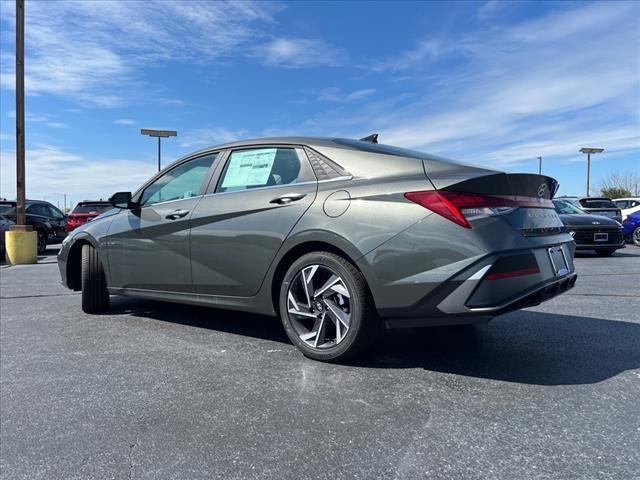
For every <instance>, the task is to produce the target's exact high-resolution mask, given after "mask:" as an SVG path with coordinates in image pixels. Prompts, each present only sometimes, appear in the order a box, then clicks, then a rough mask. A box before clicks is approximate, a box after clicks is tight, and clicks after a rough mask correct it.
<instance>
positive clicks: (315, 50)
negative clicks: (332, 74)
mask: <svg viewBox="0 0 640 480" xmlns="http://www.w3.org/2000/svg"><path fill="white" fill-rule="evenodd" d="M250 56H251V57H254V58H257V59H258V60H259V61H261V62H262V63H264V64H265V65H268V66H270V67H282V68H305V67H321V66H326V67H335V66H338V65H341V64H342V63H343V62H344V60H345V57H346V55H345V53H344V52H343V51H342V50H340V49H338V48H336V47H333V46H331V45H328V44H326V43H325V42H323V41H322V40H316V39H308V38H276V39H274V40H272V41H270V42H268V43H266V44H264V45H262V46H260V47H257V48H255V49H254V50H253V52H252V53H251V54H250Z"/></svg>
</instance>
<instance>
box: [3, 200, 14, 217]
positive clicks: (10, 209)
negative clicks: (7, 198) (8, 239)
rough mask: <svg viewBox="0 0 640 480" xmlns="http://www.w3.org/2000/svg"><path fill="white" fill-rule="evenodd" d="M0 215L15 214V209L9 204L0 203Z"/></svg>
mask: <svg viewBox="0 0 640 480" xmlns="http://www.w3.org/2000/svg"><path fill="white" fill-rule="evenodd" d="M0 213H2V214H5V215H6V214H12V213H16V207H15V205H12V204H10V203H0Z"/></svg>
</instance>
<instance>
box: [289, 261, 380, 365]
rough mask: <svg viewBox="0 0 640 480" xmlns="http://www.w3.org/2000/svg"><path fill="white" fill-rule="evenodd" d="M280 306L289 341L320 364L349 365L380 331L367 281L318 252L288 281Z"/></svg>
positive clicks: (295, 267) (353, 269) (292, 272)
mask: <svg viewBox="0 0 640 480" xmlns="http://www.w3.org/2000/svg"><path fill="white" fill-rule="evenodd" d="M279 305H280V316H281V318H282V323H283V325H284V328H285V331H286V332H287V335H288V336H289V339H291V341H292V342H293V344H294V345H296V347H298V348H299V349H300V350H301V351H302V353H304V354H305V355H306V356H308V357H310V358H313V359H316V360H323V361H338V360H344V359H346V358H348V357H351V356H353V355H355V354H357V353H359V352H362V351H363V350H364V349H366V348H367V347H368V346H370V345H371V343H372V341H373V339H374V338H375V334H376V333H377V330H378V324H379V321H378V317H377V315H376V310H375V307H374V304H373V299H372V298H371V293H370V292H369V287H368V285H367V282H366V280H365V278H364V276H363V275H362V273H361V272H360V271H359V270H358V269H357V268H356V267H355V266H354V265H353V264H352V263H351V262H349V261H347V260H346V259H344V258H343V257H341V256H339V255H336V254H334V253H330V252H313V253H308V254H306V255H303V256H302V257H300V258H299V259H298V260H296V261H295V262H294V263H293V264H292V265H291V267H289V270H288V271H287V273H286V274H285V276H284V279H283V281H282V285H281V287H280V302H279Z"/></svg>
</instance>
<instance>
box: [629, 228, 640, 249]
mask: <svg viewBox="0 0 640 480" xmlns="http://www.w3.org/2000/svg"><path fill="white" fill-rule="evenodd" d="M631 241H633V244H634V245H636V246H637V247H640V227H636V228H635V229H634V230H633V233H632V234H631Z"/></svg>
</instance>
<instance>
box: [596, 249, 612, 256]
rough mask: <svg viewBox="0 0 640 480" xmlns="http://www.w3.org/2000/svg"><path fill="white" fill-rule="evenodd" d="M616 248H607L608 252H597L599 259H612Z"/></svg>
mask: <svg viewBox="0 0 640 480" xmlns="http://www.w3.org/2000/svg"><path fill="white" fill-rule="evenodd" d="M616 250H617V249H616V248H607V249H606V250H596V253H597V254H598V256H599V257H610V256H611V255H613V254H614V253H615V252H616Z"/></svg>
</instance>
